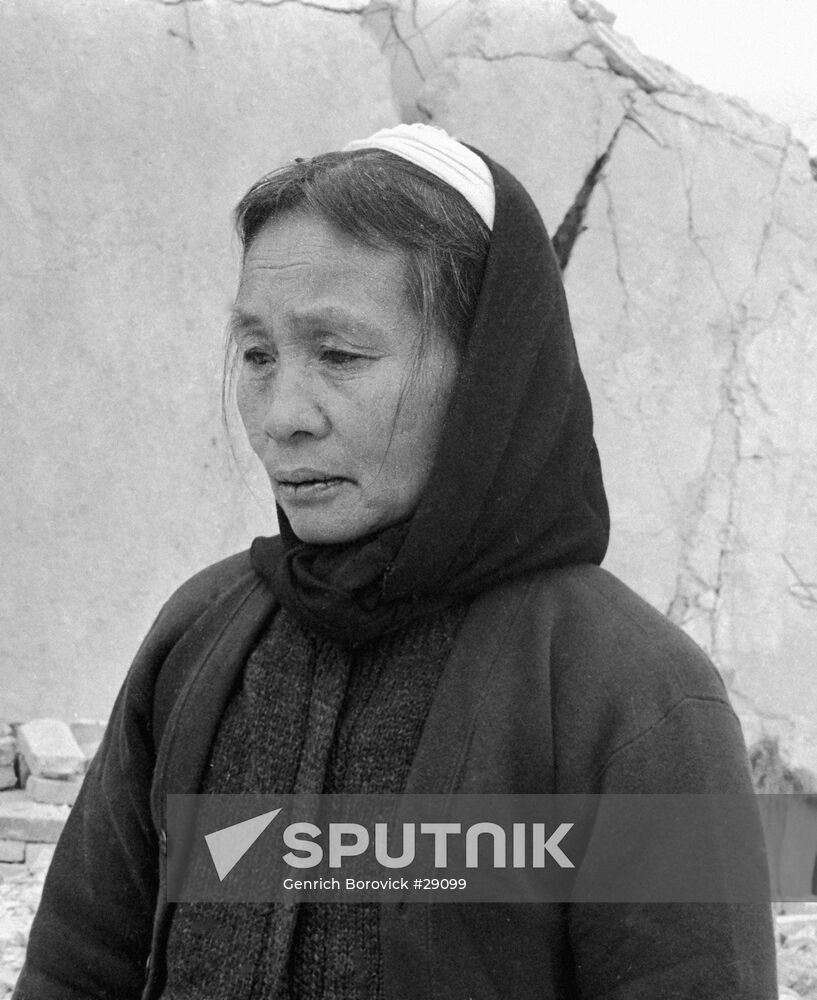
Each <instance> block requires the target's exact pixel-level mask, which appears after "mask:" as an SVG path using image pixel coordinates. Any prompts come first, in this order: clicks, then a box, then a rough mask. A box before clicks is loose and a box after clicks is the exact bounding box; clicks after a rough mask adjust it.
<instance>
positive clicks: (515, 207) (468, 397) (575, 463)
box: [251, 150, 610, 645]
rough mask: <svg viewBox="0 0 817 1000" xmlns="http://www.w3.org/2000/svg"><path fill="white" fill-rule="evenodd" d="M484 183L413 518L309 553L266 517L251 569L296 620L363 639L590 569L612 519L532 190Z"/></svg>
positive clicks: (503, 179) (501, 178)
mask: <svg viewBox="0 0 817 1000" xmlns="http://www.w3.org/2000/svg"><path fill="white" fill-rule="evenodd" d="M475 152H477V153H478V155H479V156H480V157H482V159H483V160H484V161H485V162H486V163H487V165H488V167H489V169H490V171H491V175H492V177H493V180H494V187H495V192H496V213H495V219H494V225H493V232H492V236H491V244H490V249H489V252H488V257H487V262H486V266H485V273H484V277H483V281H482V287H481V290H480V295H479V302H478V305H477V310H476V313H475V316H474V321H473V326H472V329H471V332H470V335H469V337H468V340H467V346H466V349H465V355H464V357H463V359H462V361H461V365H460V371H459V374H458V378H457V383H456V385H455V388H454V391H453V395H452V400H451V404H450V408H449V412H448V416H447V419H446V423H445V426H444V429H443V432H442V437H441V441H440V446H439V451H438V454H437V456H436V459H435V462H434V466H433V468H432V471H431V475H430V478H429V481H428V485H427V486H426V488H425V491H424V493H423V496H422V498H421V500H420V503H419V505H418V507H417V509H416V511H415V512H414V514H413V516H412V517H411V519H410V520H408V521H405V522H401V523H399V524H396V525H392V526H391V527H388V528H386V529H384V530H382V531H380V532H379V533H377V534H375V535H370V536H367V537H366V538H362V539H356V540H355V541H353V542H349V543H346V544H343V545H311V544H307V543H305V542H301V541H300V540H299V539H298V538H296V536H295V535H294V533H293V531H292V529H291V527H290V525H289V522H288V521H287V518H286V515H285V514H284V512H283V511H282V510H281V509H280V507H279V508H278V519H279V525H280V531H281V534H280V537H276V538H256V539H255V541H254V542H253V545H252V550H251V555H252V564H253V566H254V568H255V570H256V572H258V574H259V575H260V576H261V577H263V578H264V580H265V581H266V582H267V583H268V585H269V586H270V587H271V588H272V590H273V591H274V593H275V594H276V596H277V597H278V599H279V600H280V602H281V603H282V604H283V605H284V606H285V607H286V608H288V609H289V610H290V611H291V612H292V613H294V614H295V615H296V616H297V617H298V618H299V619H300V620H301V621H302V622H303V623H304V624H305V625H307V626H309V627H311V628H314V629H316V630H317V631H319V632H321V633H322V634H324V635H328V636H330V637H332V638H333V639H335V641H337V642H340V643H344V644H348V645H359V644H362V643H365V642H368V641H371V640H372V639H375V638H377V637H378V636H380V635H382V634H384V633H386V632H390V631H393V630H394V629H397V628H399V627H400V626H401V625H403V624H405V623H406V622H408V621H409V620H411V619H412V618H415V617H418V616H420V615H424V614H428V613H431V612H433V611H437V610H439V609H441V608H442V607H445V606H446V605H448V604H451V603H453V602H455V601H459V600H462V599H466V598H469V597H472V596H474V595H475V594H477V593H479V592H480V591H483V590H486V589H488V588H490V587H492V586H495V585H496V584H498V583H501V582H503V581H505V580H508V579H511V578H512V577H518V576H522V575H525V574H529V573H534V572H539V571H542V570H547V569H549V568H552V567H556V566H563V565H566V564H570V563H582V562H590V563H600V562H601V560H602V558H603V557H604V553H605V551H606V549H607V540H608V534H609V526H610V522H609V515H608V511H607V500H606V497H605V494H604V486H603V483H602V478H601V466H600V463H599V456H598V452H597V450H596V445H595V442H594V440H593V416H592V411H591V407H590V397H589V395H588V392H587V386H586V384H585V381H584V377H583V375H582V373H581V369H580V368H579V362H578V358H577V356H576V345H575V343H574V340H573V332H572V329H571V326H570V318H569V315H568V310H567V302H566V299H565V294H564V289H563V287H562V280H561V276H560V273H559V268H558V265H557V262H556V258H555V256H554V254H553V250H552V247H551V244H550V239H549V237H548V234H547V232H546V231H545V227H544V224H543V222H542V219H541V217H540V215H539V212H538V211H537V209H536V206H535V205H534V204H533V201H532V200H531V198H530V196H529V195H528V194H527V192H526V191H525V190H524V188H523V187H522V185H521V184H520V183H519V182H518V181H517V180H516V179H515V178H514V177H513V176H512V175H511V174H510V173H508V171H507V170H505V169H504V168H503V167H501V166H499V165H498V164H496V163H494V162H493V161H492V160H490V159H489V158H488V157H487V156H485V155H484V154H483V153H480V152H479V151H478V150H475Z"/></svg>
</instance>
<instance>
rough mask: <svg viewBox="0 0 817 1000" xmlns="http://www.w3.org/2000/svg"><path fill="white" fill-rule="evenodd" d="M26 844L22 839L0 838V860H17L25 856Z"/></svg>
mask: <svg viewBox="0 0 817 1000" xmlns="http://www.w3.org/2000/svg"><path fill="white" fill-rule="evenodd" d="M25 854H26V845H25V842H24V841H22V840H0V861H5V862H9V861H11V862H17V861H22V860H23V859H24V858H25Z"/></svg>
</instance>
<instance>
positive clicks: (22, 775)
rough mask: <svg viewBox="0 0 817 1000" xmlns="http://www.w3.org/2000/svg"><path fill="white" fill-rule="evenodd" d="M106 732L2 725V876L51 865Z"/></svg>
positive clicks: (49, 722) (85, 726) (82, 725)
mask: <svg viewBox="0 0 817 1000" xmlns="http://www.w3.org/2000/svg"><path fill="white" fill-rule="evenodd" d="M104 730H105V726H104V724H103V723H99V722H75V723H73V724H72V725H70V726H69V725H68V723H66V722H63V721H62V720H60V719H32V720H31V721H29V722H25V723H21V724H18V725H16V726H13V727H12V726H8V725H5V724H2V723H0V789H4V790H3V791H0V874H8V873H13V872H15V871H19V870H21V869H22V866H23V865H26V866H27V867H29V868H32V867H34V868H36V867H39V866H41V865H47V864H48V863H49V861H50V859H51V855H52V853H53V850H54V846H53V845H54V844H55V843H56V841H57V839H58V837H59V835H60V832H61V831H62V828H63V825H64V824H65V820H66V818H67V817H68V812H69V809H70V807H71V806H72V805H73V804H74V802H75V800H76V797H77V794H78V792H79V789H80V787H81V785H82V779H83V776H84V774H85V771H86V769H87V767H88V764H89V763H90V761H91V758H92V757H93V755H94V753H95V752H96V750H97V748H98V746H99V742H100V740H101V739H102V735H103V733H104ZM18 785H19V786H20V787H17V786H18ZM9 789H11V790H9Z"/></svg>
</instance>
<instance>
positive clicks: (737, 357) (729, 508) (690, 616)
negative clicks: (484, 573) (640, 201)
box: [667, 148, 788, 667]
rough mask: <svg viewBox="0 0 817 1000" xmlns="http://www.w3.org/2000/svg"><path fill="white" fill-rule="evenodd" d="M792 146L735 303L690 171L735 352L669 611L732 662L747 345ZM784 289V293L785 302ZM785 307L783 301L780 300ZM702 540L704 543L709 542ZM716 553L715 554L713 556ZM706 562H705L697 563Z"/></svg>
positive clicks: (688, 189)
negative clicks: (707, 524)
mask: <svg viewBox="0 0 817 1000" xmlns="http://www.w3.org/2000/svg"><path fill="white" fill-rule="evenodd" d="M678 156H679V159H680V160H681V163H682V169H683V170H684V173H685V175H686V174H687V165H686V163H685V162H684V160H683V156H682V155H681V151H680V150H679V151H678ZM787 160H788V149H787V148H784V149H783V150H782V152H781V156H780V158H779V160H778V163H777V168H776V171H775V176H774V179H773V182H772V185H771V187H770V190H769V202H770V204H769V213H768V217H767V219H766V221H765V223H764V226H763V229H762V231H761V234H760V237H759V239H758V246H757V253H756V254H755V259H754V264H753V268H752V280H751V281H750V282H749V283H748V285H747V286H746V288H745V289H744V290H743V292H742V293H741V294H740V296H739V297H738V298H737V301H736V302H735V303H734V305H733V304H732V302H731V301H730V298H729V296H728V294H727V292H726V289H725V288H724V286H723V284H722V282H721V281H720V279H719V276H718V273H717V268H716V264H715V261H713V259H712V258H711V256H710V255H709V254H708V253H707V251H706V249H705V247H704V244H703V242H702V239H701V237H700V236H699V235H698V233H697V231H696V227H695V218H694V182H693V179H692V177H691V176H689V177H685V184H684V194H685V197H686V199H687V229H688V236H689V239H690V242H691V243H692V245H693V246H694V247H695V249H696V251H697V252H698V253H699V254H700V256H701V257H702V258H703V260H704V262H705V264H706V266H707V269H708V271H709V274H710V278H711V281H712V284H713V287H714V288H715V289H716V291H717V293H718V295H719V297H720V299H721V301H722V302H723V305H724V309H725V311H726V314H727V316H728V326H727V328H726V330H725V331H724V332H725V333H726V335H727V336H728V338H729V352H728V357H727V359H726V363H725V364H724V366H723V368H722V369H721V374H720V397H721V398H720V404H719V407H718V410H717V412H716V414H715V416H714V419H713V421H712V435H711V442H710V448H709V452H708V454H707V459H706V463H705V466H704V472H703V476H702V482H701V486H700V489H699V491H698V496H697V498H696V502H695V508H694V511H693V518H694V523H693V524H692V525H691V526H690V527H689V528H688V529H687V530H682V531H681V544H682V549H681V553H680V556H679V566H678V573H677V576H676V584H675V594H674V596H673V598H672V600H671V601H670V605H669V608H668V610H667V615H668V617H669V618H670V619H671V620H673V621H675V622H676V623H678V624H681V625H684V624H689V623H690V622H692V621H695V620H697V621H699V622H700V621H703V623H704V626H705V628H706V632H707V637H708V652H709V653H710V655H711V656H712V658H713V659H714V660H715V662H716V663H718V664H719V666H721V667H723V666H724V665H725V659H726V657H725V655H724V651H723V650H722V648H721V641H720V638H721V633H722V631H723V629H724V627H725V623H724V621H723V607H724V601H725V600H726V596H727V593H726V592H727V587H728V581H729V576H730V571H731V567H730V559H731V556H732V553H733V551H734V546H735V539H736V536H737V533H738V525H737V523H736V519H737V504H738V493H739V490H738V479H739V476H740V469H741V466H742V465H743V463H744V462H745V461H747V460H751V459H752V458H753V457H754V456H752V455H746V454H744V451H745V449H744V420H745V408H744V403H745V396H746V393H747V392H749V393H751V394H752V396H753V397H754V398H755V399H756V400H757V401H758V403H759V404H760V405H761V407H763V406H765V404H764V401H763V400H762V398H761V397H760V391H759V387H758V386H757V384H756V382H755V381H754V380H753V379H752V377H751V375H750V373H749V372H748V370H747V365H746V358H745V352H746V348H747V347H748V345H749V344H750V343H751V341H752V340H753V339H754V337H753V335H752V334H751V332H750V330H749V328H748V320H749V313H748V299H749V297H750V296H751V294H752V291H753V288H754V284H755V280H756V279H757V277H758V275H759V272H760V268H761V266H762V261H763V257H764V255H765V254H766V252H767V248H768V244H769V241H770V238H771V234H772V229H773V225H774V214H775V204H776V201H777V199H778V195H779V193H780V190H781V187H782V183H783V177H784V171H785V164H786V162H787ZM779 302H780V296H778V304H779ZM776 308H777V306H776ZM724 493H725V505H723V510H722V512H721V513H720V514H718V507H719V506H720V505H719V503H718V498H719V494H720V495H722V494H724ZM713 514H714V515H715V516H717V517H719V520H720V528H719V531H718V535H717V542H718V548H717V552H716V554H715V556H714V561H710V562H709V569H710V570H711V573H707V572H706V567H702V566H701V564H700V563H701V559H702V558H704V559H705V558H706V557H707V556H706V547H705V541H706V539H707V538H708V537H711V529H710V531H709V532H704V531H702V522H703V521H704V520H705V519H706V518H707V517H708V516H712V515H713ZM702 543H704V544H703V546H702ZM711 558H712V557H711V556H710V560H711ZM696 563H697V564H698V565H697V567H696V565H695V564H696Z"/></svg>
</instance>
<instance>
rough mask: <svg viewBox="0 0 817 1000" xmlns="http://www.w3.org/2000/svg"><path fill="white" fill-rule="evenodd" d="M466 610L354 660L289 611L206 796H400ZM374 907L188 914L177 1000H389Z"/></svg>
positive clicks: (177, 967) (256, 669)
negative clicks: (384, 998) (307, 628)
mask: <svg viewBox="0 0 817 1000" xmlns="http://www.w3.org/2000/svg"><path fill="white" fill-rule="evenodd" d="M464 615H465V607H464V606H463V605H461V604H460V605H456V606H454V607H453V608H449V609H447V610H446V611H444V612H441V613H439V614H436V615H433V616H430V617H427V618H423V619H420V620H417V621H415V622H412V623H411V624H410V625H408V626H407V627H406V628H404V629H401V630H400V631H399V632H396V633H393V634H391V635H389V636H386V637H384V638H383V639H382V640H381V641H379V642H377V643H374V644H371V645H369V646H366V647H363V648H361V649H358V650H355V651H352V650H348V649H343V648H342V647H339V646H336V645H335V644H333V643H331V642H329V641H328V640H325V639H322V638H320V637H318V636H315V635H313V634H310V633H307V632H306V631H305V630H304V629H303V628H302V627H301V626H300V625H299V624H298V622H297V621H296V620H295V619H294V618H293V617H292V615H290V614H289V613H288V612H286V611H280V612H279V613H278V615H277V616H276V617H275V620H274V621H273V623H272V625H271V626H270V628H269V630H268V631H267V633H266V635H265V636H264V638H263V639H262V640H261V642H260V643H259V644H258V646H257V647H256V649H255V651H254V652H253V654H252V655H251V656H250V658H249V660H248V662H247V666H246V669H245V671H244V678H243V683H242V685H241V688H240V689H239V690H238V691H237V692H236V695H235V696H234V697H233V699H232V701H231V703H230V706H229V708H228V710H227V712H226V713H225V716H224V719H223V721H222V723H221V726H220V727H219V731H218V735H217V738H216V741H215V743H214V746H213V752H212V754H211V758H210V764H209V768H208V773H207V775H206V777H205V781H204V784H203V788H202V791H204V792H212V793H219V794H290V793H294V792H318V791H324V792H334V793H338V792H346V793H349V794H352V793H358V794H359V793H372V794H374V793H382V794H388V793H396V792H400V791H401V790H402V789H403V788H404V786H405V783H406V779H407V777H408V774H409V770H410V767H411V763H412V760H413V759H414V755H415V753H416V750H417V746H418V744H419V741H420V735H421V733H422V728H423V724H424V722H425V719H426V716H427V714H428V711H429V709H430V706H431V701H432V699H433V696H434V691H435V689H436V686H437V682H438V680H439V677H440V674H441V673H442V669H443V667H444V665H445V662H446V660H447V658H448V655H449V653H450V651H451V647H452V645H453V641H454V637H455V635H456V631H457V629H458V627H459V625H460V623H461V622H462V619H463V617H464ZM381 980H382V974H381V956H380V947H379V941H378V906H377V904H375V903H358V904H346V903H335V904H332V903H323V904H302V905H301V906H299V907H293V906H286V905H283V904H252V903H245V904H212V903H188V904H179V905H178V906H177V908H176V912H175V915H174V919H173V924H172V927H171V932H170V938H169V941H168V981H167V985H166V987H165V990H164V992H163V997H165V998H168V1000H171V998H172V1000H182V998H184V1000H194V998H195V1000H205V998H206V1000H235V998H236V997H242V998H243V997H254V998H255V997H257V998H261V997H263V998H265V1000H341V998H342V1000H378V998H379V997H380V996H381Z"/></svg>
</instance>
